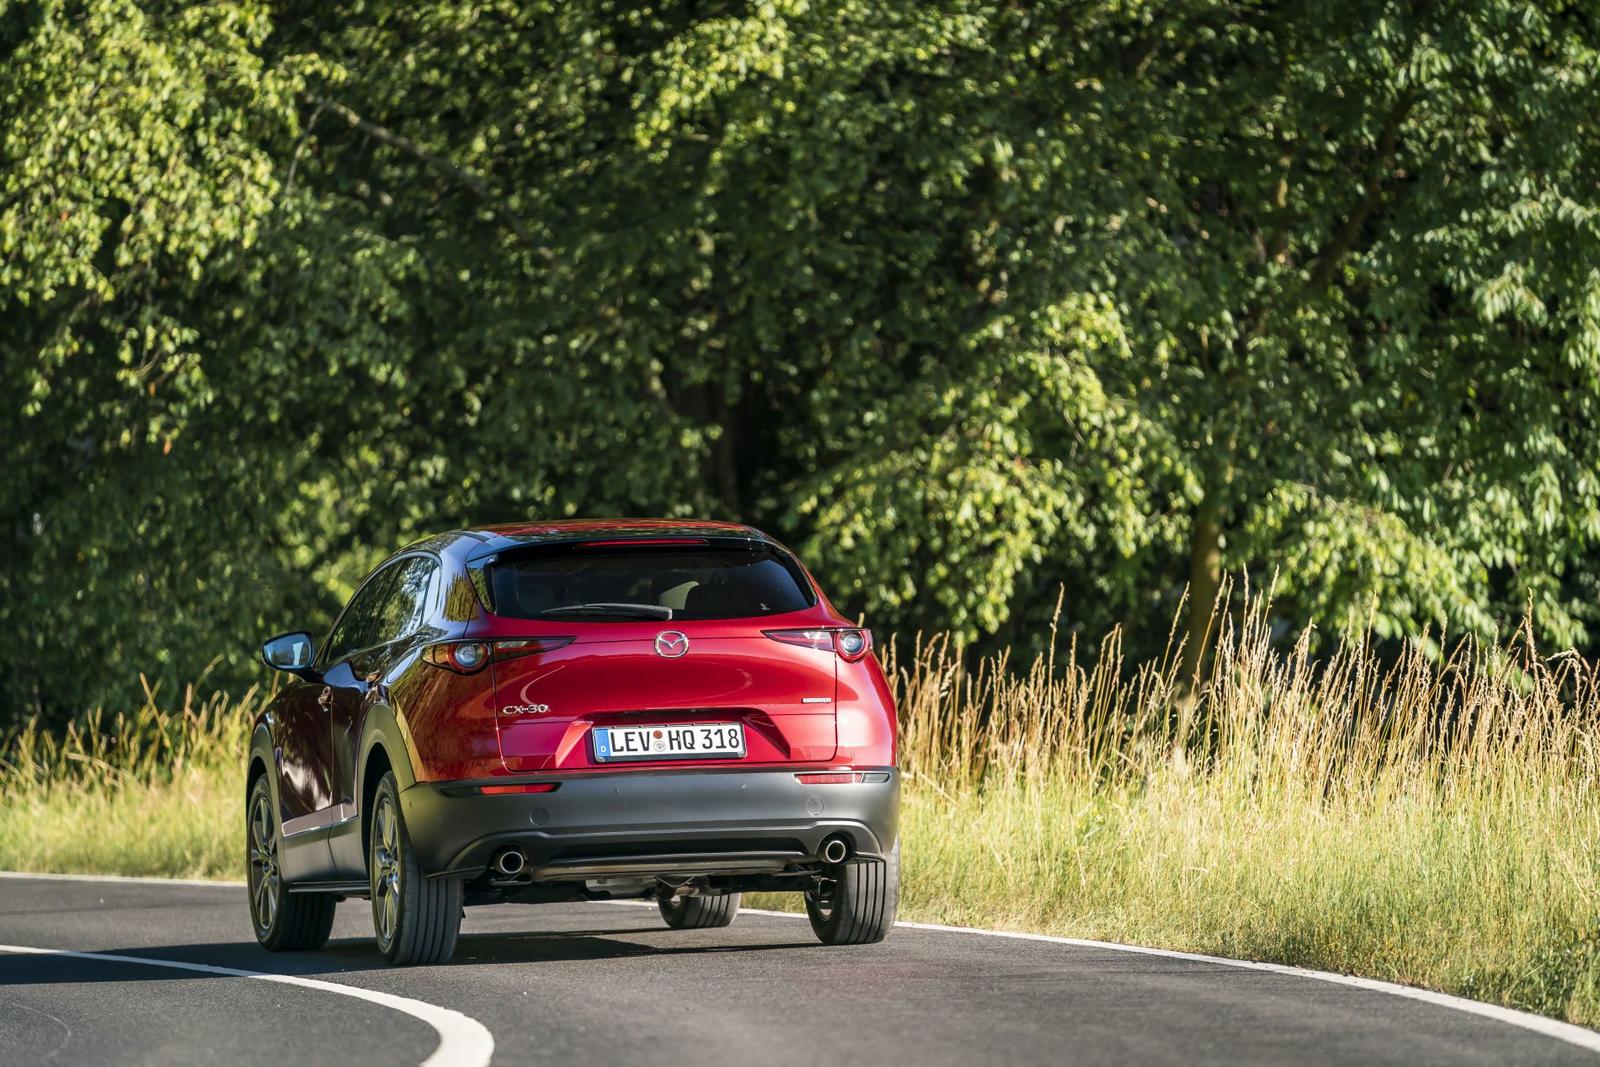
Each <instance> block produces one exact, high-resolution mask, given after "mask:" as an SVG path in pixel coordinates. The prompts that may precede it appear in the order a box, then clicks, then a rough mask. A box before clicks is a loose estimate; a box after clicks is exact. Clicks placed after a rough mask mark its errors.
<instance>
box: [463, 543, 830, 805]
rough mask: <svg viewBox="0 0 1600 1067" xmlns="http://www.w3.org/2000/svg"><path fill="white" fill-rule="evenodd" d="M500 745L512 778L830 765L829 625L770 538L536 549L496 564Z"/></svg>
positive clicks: (493, 598)
mask: <svg viewBox="0 0 1600 1067" xmlns="http://www.w3.org/2000/svg"><path fill="white" fill-rule="evenodd" d="M477 584H478V586H479V589H480V593H485V594H487V599H488V600H489V601H490V603H491V605H492V615H493V617H492V618H491V619H490V620H488V625H487V626H486V628H485V629H486V631H487V632H485V633H483V635H482V636H485V637H492V638H493V639H494V644H495V655H494V660H493V662H492V664H491V669H492V670H493V676H494V690H495V702H496V705H497V708H498V712H499V713H498V715H497V716H496V722H497V733H498V738H499V744H500V755H501V758H502V760H503V761H504V763H505V767H506V769H507V770H508V771H510V772H513V773H526V772H540V771H559V772H570V771H583V770H600V769H605V770H618V769H636V770H644V769H651V770H660V769H663V768H666V767H706V766H732V765H738V766H750V765H772V764H786V763H796V764H807V763H809V764H816V763H826V762H828V761H829V760H831V759H832V758H833V756H834V752H835V750H836V748H837V727H836V721H835V698H836V694H835V690H836V686H837V666H838V659H837V656H836V655H835V653H834V651H833V647H832V643H831V638H829V639H826V640H824V639H823V638H824V637H825V636H826V634H825V627H827V626H829V625H832V624H834V620H833V619H832V617H831V616H830V615H829V614H828V612H827V611H826V609H825V608H824V607H822V606H821V605H820V604H819V598H818V597H817V595H816V592H815V590H814V589H813V588H812V586H811V583H810V580H809V579H808V577H807V576H806V575H805V572H804V571H803V570H802V569H801V568H800V567H799V565H798V564H796V563H795V562H794V560H793V559H792V558H791V557H789V556H788V554H787V553H786V552H784V551H783V550H782V549H780V548H778V547H777V546H775V545H771V544H769V543H765V542H759V541H754V540H751V539H747V538H742V537H709V538H692V539H691V538H673V539H653V540H641V539H632V540H625V541H606V542H581V543H563V544H558V545H540V546H535V547H530V548H527V549H523V550H519V551H517V552H515V553H503V554H501V555H500V556H498V557H496V558H495V559H493V560H491V561H488V562H487V563H486V565H485V566H484V567H483V568H482V570H481V571H480V573H479V575H478V578H477Z"/></svg>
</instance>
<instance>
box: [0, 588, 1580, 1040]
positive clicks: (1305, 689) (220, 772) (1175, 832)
mask: <svg viewBox="0 0 1600 1067" xmlns="http://www.w3.org/2000/svg"><path fill="white" fill-rule="evenodd" d="M886 666H887V668H888V670H889V672H890V674H891V677H892V678H893V679H894V684H895V688H896V690H897V698H898V700H899V704H900V711H901V724H902V725H901V730H902V732H901V743H902V765H903V766H904V768H905V770H906V782H907V785H906V798H905V809H904V819H903V828H904V835H903V842H904V844H903V848H904V863H905V880H904V886H903V895H902V909H901V915H902V917H903V918H911V919H919V920H925V921H933V922H945V923H955V924H962V925H975V926H991V927H1002V928H1010V929H1018V930H1030V931H1036V932H1042V933H1055V934H1065V935H1070V936H1079V937H1091V938H1098V939H1106V940H1114V941H1129V942H1136V943H1141V944H1148V945H1154V946H1159V947H1164V948H1176V949H1186V950H1190V951H1197V952H1205V953H1212V954H1219V955H1228V956H1237V957H1246V958H1251V959H1260V960H1271V961H1276V962H1283V963H1290V964H1297V965H1302V966H1310V967H1317V968H1323V969H1328V970H1336V971H1346V972H1353V973H1359V974H1363V975H1368V976H1371V977H1376V978H1382V979H1387V980H1391V981H1399V982H1405V983H1409V984H1415V985H1423V986H1428V987H1432V988H1435V989H1441V990H1444V991H1447V992H1451V993H1457V994H1461V995H1465V996H1470V997H1474V998H1477V999H1482V1000H1489V1001H1494V1002H1497V1003H1502V1004H1507V1005H1510V1006H1512V1007H1517V1008H1522V1009H1524V1010H1530V1011H1536V1012H1540V1013H1543V1014H1547V1015H1552V1016H1556V1017H1559V1018H1564V1019H1567V1020H1570V1021H1573V1022H1577V1023H1582V1024H1588V1025H1596V1024H1600V922H1597V913H1600V909H1597V904H1600V900H1597V897H1600V892H1597V887H1600V858H1597V852H1596V846H1597V844H1600V803H1597V801H1600V796H1597V795H1596V793H1597V783H1600V774H1597V771H1600V677H1597V675H1596V673H1595V671H1594V669H1593V667H1591V666H1590V665H1588V664H1586V663H1585V662H1584V661H1582V660H1581V659H1579V658H1578V657H1576V656H1572V655H1558V656H1553V657H1546V656H1542V655H1540V654H1539V653H1537V652H1536V650H1535V649H1534V648H1533V647H1532V645H1531V642H1529V641H1528V640H1526V639H1525V638H1524V639H1522V640H1520V641H1519V642H1518V643H1516V644H1514V645H1513V646H1510V647H1490V646H1482V645H1477V644H1472V643H1464V644H1461V645H1458V646H1457V647H1456V648H1455V649H1454V651H1453V652H1451V653H1450V654H1448V655H1445V656H1429V655H1426V654H1424V653H1423V652H1422V651H1420V650H1418V651H1415V652H1411V653H1407V654H1404V655H1401V656H1400V657H1398V658H1397V659H1396V658H1394V657H1389V658H1383V657H1380V656H1379V655H1378V654H1377V653H1376V652H1374V650H1373V649H1372V648H1371V647H1369V645H1368V644H1367V643H1366V642H1365V641H1362V640H1353V641H1350V642H1346V643H1344V644H1342V645H1340V646H1338V647H1337V648H1336V649H1335V650H1334V651H1333V652H1332V653H1331V654H1330V655H1329V656H1325V657H1320V658H1315V659H1314V658H1313V657H1312V656H1311V655H1310V651H1309V638H1306V639H1302V640H1301V642H1300V643H1298V644H1296V645H1294V646H1292V647H1288V648H1284V647H1280V646H1278V645H1276V644H1275V643H1274V642H1273V641H1272V640H1271V639H1270V634H1269V630H1268V626H1267V623H1266V613H1265V611H1264V610H1263V608H1262V606H1261V605H1260V604H1256V605H1254V606H1252V607H1250V608H1248V609H1247V610H1246V611H1245V612H1244V613H1243V615H1242V616H1241V619H1240V620H1239V621H1237V622H1230V621H1228V620H1223V624H1222V625H1221V627H1220V632H1219V634H1218V636H1217V643H1216V647H1215V651H1214V654H1213V657H1212V663H1211V666H1210V668H1209V670H1208V674H1207V677H1206V678H1204V679H1203V680H1202V684H1200V685H1199V686H1198V687H1195V688H1191V687H1190V686H1188V685H1186V684H1184V682H1185V680H1184V679H1181V678H1179V677H1178V666H1177V658H1176V656H1169V657H1167V658H1166V659H1164V660H1163V661H1161V662H1157V663H1149V664H1144V665H1142V666H1139V667H1137V668H1133V667H1130V666H1129V665H1127V664H1124V663H1123V662H1122V656H1121V651H1120V643H1119V638H1118V636H1117V635H1116V634H1113V635H1111V637H1109V638H1108V639H1107V640H1106V642H1104V643H1103V644H1102V646H1101V647H1100V649H1099V650H1098V653H1097V655H1096V656H1095V657H1094V663H1093V666H1086V665H1084V664H1082V663H1080V657H1079V656H1078V652H1077V649H1076V647H1072V648H1069V649H1068V650H1067V651H1066V653H1065V655H1064V656H1062V657H1061V658H1060V659H1059V660H1058V659H1057V658H1056V657H1055V656H1054V655H1053V654H1052V655H1047V656H1045V657H1041V658H1040V659H1039V660H1038V661H1036V662H1034V663H1033V664H1031V665H1029V667H1028V668H1027V669H1026V670H1018V669H1013V668H1012V667H1011V665H1010V664H1009V663H1008V662H1007V661H1006V660H1005V659H1004V657H1002V658H999V659H995V660H987V661H983V662H981V663H979V664H977V665H976V666H975V667H974V668H971V669H969V668H968V666H967V665H965V663H964V660H963V657H961V656H960V655H959V654H958V653H957V650H955V649H953V648H951V647H950V646H949V645H948V644H947V643H945V642H943V641H937V640H936V641H933V642H926V643H919V644H918V645H916V646H914V647H912V648H911V649H909V650H906V651H905V652H904V653H903V654H900V655H896V654H895V652H894V651H893V650H891V651H890V652H889V654H888V655H887V656H886ZM259 699H260V695H259V694H257V693H250V694H246V695H245V696H244V697H243V698H241V699H240V700H237V701H229V700H227V699H225V698H223V697H220V696H217V697H212V698H211V699H209V700H208V701H206V702H204V703H197V702H196V700H195V698H194V696H193V694H192V693H190V694H186V697H185V699H184V700H183V701H182V702H181V705H180V706H179V707H178V708H177V709H176V710H170V711H168V710H162V709H161V707H160V702H159V701H158V700H157V699H156V698H155V696H154V695H153V694H152V695H151V697H150V699H149V700H148V701H147V703H146V706H145V707H144V708H142V709H140V710H139V711H138V712H136V713H134V714H132V715H128V716H123V717H118V718H115V719H112V718H106V717H101V716H96V717H93V718H91V719H89V720H88V721H86V722H85V723H84V724H82V725H80V726H79V727H77V728H76V729H74V730H73V731H71V732H69V733H68V734H67V735H66V736H64V737H62V738H51V737H48V736H46V735H44V734H41V733H40V732H39V731H37V730H34V729H27V730H24V731H22V732H21V733H19V734H17V735H14V736H13V737H11V738H10V739H8V741H7V742H6V746H5V749H4V750H3V753H4V754H3V759H4V764H3V765H0V867H3V868H10V869H17V870H36V871H77V872H98V873H113V874H157V875H171V876H186V877H227V878H237V877H239V876H240V875H239V857H238V853H239V840H238V839H239V836H240V831H239V827H238V823H239V821H240V819H241V814H240V809H241V797H242V795H243V783H242V774H243V768H242V765H241V759H242V753H243V752H244V739H245V738H244V733H245V729H246V728H247V725H248V721H249V716H250V713H251V711H252V710H253V709H254V707H255V705H256V703H257V701H258V700H259ZM761 903H764V904H767V905H769V906H770V905H771V904H774V903H779V904H782V903H788V904H789V905H790V906H792V905H793V904H794V903H795V902H794V901H792V900H789V901H784V900H783V898H776V899H773V898H766V899H763V900H762V901H761Z"/></svg>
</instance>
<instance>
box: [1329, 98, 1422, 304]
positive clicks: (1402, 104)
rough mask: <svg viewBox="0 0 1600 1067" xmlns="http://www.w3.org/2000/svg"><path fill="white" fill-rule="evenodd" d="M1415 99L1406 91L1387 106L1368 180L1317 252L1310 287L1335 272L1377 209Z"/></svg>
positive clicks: (1368, 170) (1331, 278)
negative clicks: (1355, 201) (1387, 111)
mask: <svg viewBox="0 0 1600 1067" xmlns="http://www.w3.org/2000/svg"><path fill="white" fill-rule="evenodd" d="M1415 102H1416V95H1415V93H1413V92H1411V91H1410V90H1407V91H1406V92H1404V93H1401V94H1400V98H1399V99H1398V100H1396V101H1395V103H1394V106H1393V107H1392V108H1390V109H1389V114H1388V116H1387V117H1386V118H1385V119H1384V120H1383V129H1382V130H1381V131H1380V132H1379V134H1378V143H1377V145H1376V152H1375V155H1374V157H1373V160H1372V165H1371V166H1369V167H1368V168H1367V180H1366V182H1365V183H1363V185H1362V187H1361V199H1360V200H1359V201H1357V203H1356V206H1355V207H1354V208H1353V209H1351V212H1350V214H1349V215H1347V216H1345V220H1344V224H1343V225H1341V226H1340V227H1339V230H1338V232H1336V233H1335V234H1334V235H1333V239H1332V240H1331V241H1329V242H1328V244H1327V246H1326V247H1325V248H1323V249H1322V250H1321V251H1320V252H1318V253H1317V258H1316V261H1315V264H1314V266H1313V268H1312V271H1311V287H1312V288H1313V289H1321V288H1322V287H1323V286H1325V285H1327V284H1328V283H1329V282H1330V281H1332V280H1333V276H1334V274H1335V272H1337V271H1338V269H1339V267H1340V265H1341V264H1343V262H1344V259H1345V257H1346V256H1348V255H1349V254H1350V252H1351V250H1352V249H1353V248H1354V247H1355V243H1356V239H1357V238H1358V237H1360V236H1361V227H1363V226H1365V225H1366V224H1367V219H1369V218H1371V217H1372V213H1373V212H1374V211H1376V210H1377V207H1378V202H1379V201H1380V200H1382V199H1383V190H1384V179H1385V178H1387V177H1388V176H1389V168H1390V165H1391V164H1392V163H1393V162H1394V155H1395V150H1396V149H1397V148H1398V147H1399V143H1400V127H1401V126H1402V125H1403V124H1404V123H1405V120H1406V116H1408V115H1409V114H1410V113H1411V107H1412V105H1413V104H1414V103H1415Z"/></svg>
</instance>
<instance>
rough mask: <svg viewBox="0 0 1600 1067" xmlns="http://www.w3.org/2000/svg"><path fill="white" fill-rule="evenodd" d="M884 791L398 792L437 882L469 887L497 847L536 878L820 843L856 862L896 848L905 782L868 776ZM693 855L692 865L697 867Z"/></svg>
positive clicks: (697, 786) (790, 774) (730, 776)
mask: <svg viewBox="0 0 1600 1067" xmlns="http://www.w3.org/2000/svg"><path fill="white" fill-rule="evenodd" d="M865 770H866V771H867V773H868V777H881V778H882V780H881V781H864V782H851V783H846V784H838V785H804V784H802V783H801V782H800V781H799V780H798V779H797V778H796V777H795V772H794V771H792V770H759V771H758V770H748V771H720V770H717V771H706V770H692V771H691V770H684V771H620V772H616V773H587V774H582V775H573V776H570V777H566V778H560V779H556V778H555V777H553V776H540V780H541V781H556V780H558V781H559V782H560V784H559V786H558V787H557V789H556V790H555V791H554V792H551V793H518V794H508V795H501V796H484V795H482V794H479V793H477V792H476V789H475V787H476V786H478V785H492V784H504V783H505V782H506V781H507V780H506V779H497V780H495V781H492V782H490V781H485V782H447V783H442V784H441V783H427V782H419V783H418V784H416V785H414V786H412V787H411V788H409V789H407V790H405V791H404V792H403V793H401V796H400V802H401V806H402V809H403V811H404V813H405V819H406V829H407V831H408V834H409V836H410V838H411V843H412V846H413V847H414V848H415V849H416V850H417V851H418V853H419V857H420V859H421V861H422V866H423V869H424V870H425V871H426V872H427V873H428V874H430V875H453V876H463V877H470V876H473V875H477V874H480V873H482V872H483V871H485V870H486V869H487V868H488V866H489V861H490V859H491V857H493V855H494V854H495V853H496V852H498V851H499V850H500V849H502V848H505V847H508V846H516V847H518V848H520V849H521V850H522V851H523V852H524V853H525V854H526V856H527V859H528V866H529V867H530V868H533V869H534V870H536V871H547V872H550V871H555V870H557V869H565V870H567V871H569V872H571V873H572V875H574V876H575V875H577V874H579V873H581V872H582V871H583V870H585V869H588V868H589V867H593V866H598V867H600V868H604V867H606V866H608V865H610V866H618V865H622V864H627V865H629V866H632V867H636V868H639V869H648V868H650V867H651V866H652V864H659V868H660V870H661V871H662V872H663V873H668V872H683V871H684V870H686V869H687V868H686V867H685V866H684V864H685V863H687V864H688V865H689V867H693V866H694V864H695V863H696V862H699V860H698V858H700V857H707V856H718V855H721V856H727V857H729V860H730V862H733V861H734V857H737V856H756V855H763V856H767V857H789V858H790V859H791V860H792V861H793V862H806V861H807V860H814V859H815V858H816V855H817V852H818V850H819V849H820V848H821V846H822V842H823V840H824V839H826V838H828V837H831V836H833V835H835V834H842V835H844V836H845V838H847V839H848V841H849V842H850V846H851V848H852V850H853V852H854V853H855V854H857V855H861V856H882V855H885V854H887V853H888V852H889V850H890V849H892V848H893V847H894V843H895V836H896V833H897V825H898V821H899V809H900V775H899V772H897V771H895V770H894V769H893V768H867V769H865ZM691 857H693V858H694V859H691Z"/></svg>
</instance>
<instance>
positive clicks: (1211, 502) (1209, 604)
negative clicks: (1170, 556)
mask: <svg viewBox="0 0 1600 1067" xmlns="http://www.w3.org/2000/svg"><path fill="white" fill-rule="evenodd" d="M1220 481H1221V479H1220V478H1217V477H1212V478H1209V479H1207V483H1206V489H1205V497H1204V498H1203V499H1202V500H1201V501H1200V507H1199V509H1198V510H1196V511H1195V515H1194V526H1193V528H1192V529H1191V531H1190V534H1189V621H1188V626H1187V629H1186V630H1185V633H1184V642H1183V673H1182V675H1181V678H1182V680H1183V683H1184V684H1185V685H1186V686H1194V687H1198V682H1199V678H1198V677H1197V675H1198V674H1199V672H1200V670H1201V668H1202V667H1203V666H1204V665H1205V655H1206V651H1207V647H1208V645H1209V644H1210V638H1211V630H1212V617H1211V616H1212V610H1213V609H1214V607H1215V606H1216V600H1217V592H1218V590H1220V589H1221V588H1222V499H1221V497H1222V494H1221V487H1220V485H1219V482H1220Z"/></svg>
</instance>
